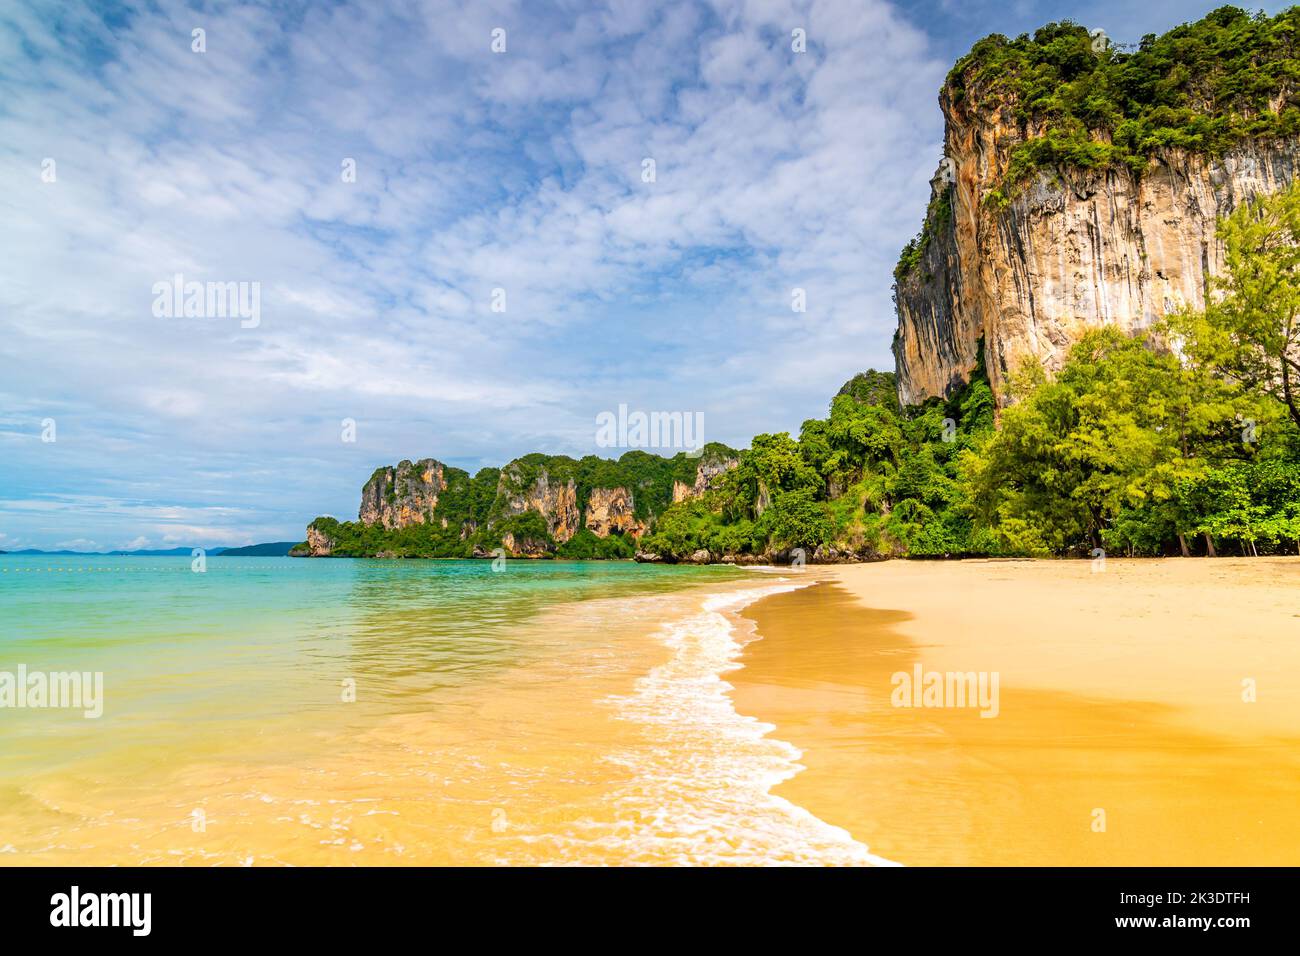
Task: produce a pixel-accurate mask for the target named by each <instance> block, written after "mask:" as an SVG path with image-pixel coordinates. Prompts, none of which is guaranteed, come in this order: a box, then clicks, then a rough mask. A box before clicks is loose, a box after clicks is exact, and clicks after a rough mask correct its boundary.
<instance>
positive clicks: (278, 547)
mask: <svg viewBox="0 0 1300 956" xmlns="http://www.w3.org/2000/svg"><path fill="white" fill-rule="evenodd" d="M294 543H295V542H293V541H273V542H270V543H267V544H250V545H248V546H246V547H242V548H204V549H202V550H203V552H204V553H205V554H206V555H207V556H208V557H225V558H247V557H257V558H260V557H272V558H283V557H286V556H287V555H288V554H289V550H290V549H291V548H292V547H293V546H294ZM193 553H194V548H193V547H189V548H142V549H140V550H137V551H124V550H120V549H119V550H117V551H68V550H66V549H65V550H60V551H44V550H42V549H40V548H23V549H22V550H21V551H0V554H13V555H38V554H44V555H50V556H52V557H86V558H173V557H184V558H188V557H189V556H190V555H192V554H193Z"/></svg>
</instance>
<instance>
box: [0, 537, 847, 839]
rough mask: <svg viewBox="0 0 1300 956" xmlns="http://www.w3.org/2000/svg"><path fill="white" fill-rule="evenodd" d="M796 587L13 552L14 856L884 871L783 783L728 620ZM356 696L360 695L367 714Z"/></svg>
mask: <svg viewBox="0 0 1300 956" xmlns="http://www.w3.org/2000/svg"><path fill="white" fill-rule="evenodd" d="M789 586H797V585H790V584H789V583H786V582H785V581H784V579H783V578H781V577H780V576H779V575H775V574H772V573H762V572H756V571H753V570H742V569H737V568H727V567H707V568H697V567H671V568H664V567H655V566H647V565H636V564H630V563H563V562H544V563H543V562H509V563H508V564H507V566H506V569H505V570H504V571H503V572H501V573H495V572H493V571H492V568H491V564H490V563H489V562H475V561H428V562H426V561H405V562H388V561H351V560H290V559H267V558H230V559H225V560H223V559H222V558H221V557H219V556H217V557H210V558H208V560H207V569H206V571H204V572H203V573H195V572H194V571H193V570H192V569H191V562H190V560H189V559H182V558H80V557H62V558H60V557H44V556H41V557H14V556H0V671H10V672H13V671H15V670H16V668H17V667H18V666H19V665H24V666H25V667H26V668H27V669H28V671H29V672H33V671H45V672H52V671H64V672H68V671H79V672H96V671H98V672H102V673H103V679H104V694H103V696H104V711H103V716H102V717H100V718H98V719H86V717H85V716H84V715H83V712H82V711H81V710H73V709H64V710H60V709H14V708H0V834H3V837H0V862H4V863H87V864H111V863H122V864H128V863H189V864H224V865H236V864H244V865H248V864H286V863H294V864H340V863H343V864H374V863H381V864H382V863H392V864H418V863H460V864H493V863H652V862H683V863H693V862H703V863H733V862H734V863H743V862H760V861H763V862H813V861H824V862H870V861H871V858H870V856H869V854H868V853H867V852H866V848H865V847H863V846H862V845H861V844H858V843H855V842H854V841H853V840H852V839H851V838H850V837H849V836H848V834H847V833H845V832H844V831H842V830H838V829H836V828H834V827H830V826H828V825H826V824H823V823H821V821H818V820H816V819H815V818H814V817H812V816H811V815H809V814H807V813H806V812H804V811H802V810H800V809H799V808H798V807H795V806H793V805H792V804H789V803H788V802H786V801H784V800H781V799H778V798H774V797H770V796H769V795H768V794H767V791H768V789H769V787H770V786H771V785H772V784H774V783H776V782H778V781H779V780H781V779H784V778H786V777H788V776H790V775H792V774H793V773H795V772H796V771H797V769H798V765H797V763H796V760H797V758H798V752H797V751H796V750H794V748H793V747H791V746H790V745H789V744H785V743H782V742H780V741H776V740H772V739H771V738H770V737H769V736H767V733H768V731H769V730H770V729H771V728H770V727H769V726H768V725H764V724H760V723H759V722H757V721H755V720H753V719H751V718H743V717H740V716H739V715H737V714H736V713H735V711H734V709H733V708H732V707H731V704H730V700H729V698H727V697H726V695H725V693H724V691H725V689H726V687H727V685H726V684H725V683H724V681H723V679H722V678H721V676H720V675H721V674H722V673H724V672H725V671H726V670H727V669H728V668H730V667H732V666H734V660H735V659H736V658H737V657H738V656H739V653H740V643H739V642H738V640H737V636H738V635H737V633H736V630H735V626H734V624H735V619H734V617H733V616H732V614H731V611H732V610H734V609H735V608H737V607H739V606H741V605H743V604H744V603H746V602H747V601H750V600H753V599H754V598H755V597H757V596H759V595H761V594H764V593H770V592H772V591H773V590H774V589H781V588H785V587H789ZM353 688H354V689H355V700H351V699H349V698H350V697H351V692H352V690H353Z"/></svg>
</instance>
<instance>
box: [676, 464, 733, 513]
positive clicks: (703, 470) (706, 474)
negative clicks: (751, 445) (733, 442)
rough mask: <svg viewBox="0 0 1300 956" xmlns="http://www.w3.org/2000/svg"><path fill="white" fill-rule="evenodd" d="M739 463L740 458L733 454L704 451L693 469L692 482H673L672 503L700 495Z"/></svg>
mask: <svg viewBox="0 0 1300 956" xmlns="http://www.w3.org/2000/svg"><path fill="white" fill-rule="evenodd" d="M739 464H740V459H739V458H737V457H736V456H735V455H711V454H708V453H706V454H705V455H704V457H703V458H702V459H701V460H700V463H699V465H698V466H697V467H696V469H695V481H694V482H693V483H692V484H689V485H688V484H687V483H686V482H684V481H674V482H673V503H674V504H675V503H677V502H679V501H686V500H687V499H689V498H698V497H700V495H702V494H704V493H705V492H706V491H708V490H709V489H710V488H712V487H714V484H715V483H716V482H717V480H718V478H719V477H721V476H722V475H724V474H726V473H727V472H729V471H730V470H731V469H733V468H735V467H736V466H737V465H739Z"/></svg>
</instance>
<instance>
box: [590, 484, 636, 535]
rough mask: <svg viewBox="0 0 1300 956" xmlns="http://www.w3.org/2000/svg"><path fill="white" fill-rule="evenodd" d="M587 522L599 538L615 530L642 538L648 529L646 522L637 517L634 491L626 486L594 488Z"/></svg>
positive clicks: (591, 530)
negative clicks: (633, 499) (633, 497)
mask: <svg viewBox="0 0 1300 956" xmlns="http://www.w3.org/2000/svg"><path fill="white" fill-rule="evenodd" d="M585 524H586V526H587V530H589V531H590V532H591V533H592V534H594V535H595V536H596V537H598V538H608V537H609V536H610V534H612V533H614V532H621V533H623V534H628V535H631V536H632V537H633V538H640V537H641V535H643V534H645V531H646V526H645V524H644V523H643V522H641V521H638V520H637V518H636V508H635V505H634V504H633V501H632V492H630V491H629V490H628V489H626V488H593V489H592V490H591V496H590V497H589V498H588V499H587V509H586V519H585Z"/></svg>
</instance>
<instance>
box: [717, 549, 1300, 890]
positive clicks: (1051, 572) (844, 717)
mask: <svg viewBox="0 0 1300 956" xmlns="http://www.w3.org/2000/svg"><path fill="white" fill-rule="evenodd" d="M959 569H960V570H959ZM1297 585H1300V562H1297V561H1295V560H1294V559H1287V558H1273V559H1246V560H1241V559H1219V561H1218V562H1215V563H1212V564H1211V563H1203V562H1179V561H1169V562H1163V563H1162V562H1147V561H1133V562H1128V561H1122V560H1118V559H1112V560H1111V561H1110V562H1109V566H1108V569H1107V573H1106V574H1097V575H1092V574H1090V573H1089V570H1088V564H1087V562H1077V563H1068V562H1007V561H974V562H962V563H961V564H954V563H952V562H943V563H941V564H928V563H918V562H890V563H889V564H876V565H868V566H865V567H862V566H855V567H845V568H841V569H836V570H834V571H831V572H828V573H827V574H825V575H824V576H822V581H820V582H819V583H818V584H817V585H816V586H814V587H811V588H807V589H804V590H802V591H799V592H796V593H794V594H787V595H780V596H776V597H772V598H768V599H765V600H763V601H759V602H757V603H755V604H753V605H751V606H750V608H749V609H748V610H747V611H746V612H745V613H744V616H745V617H746V618H748V619H749V620H750V621H751V622H752V623H753V625H754V627H755V629H756V632H757V635H758V639H756V640H754V641H752V642H750V643H748V644H747V645H746V647H745V652H744V655H743V657H742V658H741V663H742V665H743V669H741V670H739V671H736V672H734V674H733V675H731V676H730V678H729V679H730V680H731V682H732V684H733V685H734V686H735V688H736V689H735V691H734V693H733V699H734V700H735V705H736V709H737V710H738V711H739V712H741V713H743V714H749V715H753V716H755V717H757V718H758V719H760V720H763V721H764V722H767V723H771V724H773V725H774V726H775V729H774V730H773V731H772V733H773V735H774V736H777V737H779V738H781V739H784V740H789V741H791V742H792V743H793V744H794V745H795V746H796V747H798V748H799V749H800V750H801V751H802V752H803V757H802V759H801V763H802V764H803V765H804V766H805V767H806V769H805V770H804V771H803V772H802V773H800V774H798V775H797V776H795V777H793V778H791V779H789V780H787V781H785V782H783V783H781V784H779V785H778V786H777V787H776V788H775V792H776V793H777V794H780V795H783V796H785V797H786V798H787V799H789V800H791V801H792V802H794V803H796V804H798V805H800V806H803V807H806V808H807V809H808V810H809V811H810V812H811V813H813V814H815V815H816V816H818V817H819V818H821V819H823V820H826V821H827V822H829V823H831V824H834V825H837V826H841V827H843V828H845V829H847V830H848V831H849V832H850V833H851V834H852V835H853V837H854V838H855V839H857V840H859V841H862V842H864V843H867V844H868V845H870V846H871V847H872V849H873V851H874V852H877V853H879V854H881V855H883V856H885V857H887V858H890V859H893V860H898V861H899V862H901V863H903V864H917V865H1042V866H1062V865H1080V866H1094V865H1191V864H1201V865H1206V864H1208V863H1213V864H1219V865H1267V864H1282V865H1285V864H1291V865H1294V864H1295V863H1297V862H1298V861H1300V822H1297V821H1296V820H1294V818H1293V813H1292V809H1293V807H1294V806H1295V805H1296V804H1297V802H1300V735H1297V731H1296V728H1297V727H1300V647H1297V646H1296V644H1297V642H1296V641H1295V640H1294V637H1295V636H1296V635H1297V633H1300V614H1296V612H1295V610H1294V608H1293V606H1292V605H1293V601H1294V599H1293V595H1294V593H1296V591H1295V587H1296V586H1297ZM1243 607H1250V608H1251V609H1252V612H1253V613H1252V614H1251V615H1250V616H1249V618H1248V620H1249V624H1248V626H1247V627H1243V626H1242V624H1241V621H1242V616H1241V611H1242V608H1243ZM1243 632H1245V633H1243ZM918 665H921V666H923V667H924V668H925V669H927V670H928V671H936V672H953V671H956V672H972V671H975V672H997V673H999V674H1000V676H1001V688H1000V690H1001V693H1000V696H1001V701H1000V705H1001V706H1000V710H999V712H998V715H997V717H996V719H982V718H981V717H980V716H979V713H978V712H977V711H976V710H975V709H973V708H970V707H965V708H963V707H935V708H914V707H899V706H894V704H893V701H892V700H891V694H892V693H893V692H894V690H895V687H896V684H895V683H894V678H895V677H896V675H898V674H899V673H904V674H910V673H911V672H912V671H913V668H914V667H915V666H918ZM1245 675H1250V676H1249V679H1251V680H1253V681H1255V684H1254V685H1252V686H1253V687H1255V688H1257V697H1256V699H1255V700H1253V701H1250V702H1246V701H1244V700H1243V693H1244V691H1243V687H1242V680H1243V679H1246V676H1245ZM1188 834H1195V838H1194V839H1188Z"/></svg>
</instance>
